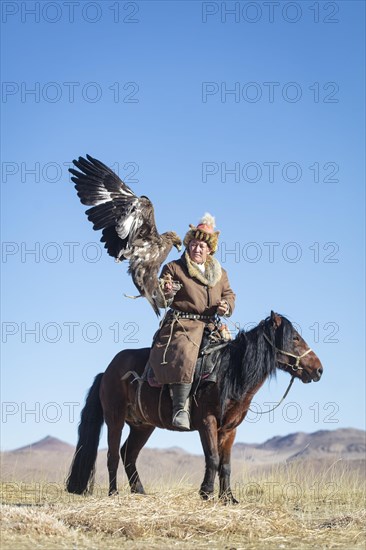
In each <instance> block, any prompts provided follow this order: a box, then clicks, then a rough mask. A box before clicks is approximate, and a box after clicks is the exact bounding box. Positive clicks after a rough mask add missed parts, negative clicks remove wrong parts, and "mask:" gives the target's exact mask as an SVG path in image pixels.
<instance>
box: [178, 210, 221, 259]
mask: <svg viewBox="0 0 366 550" xmlns="http://www.w3.org/2000/svg"><path fill="white" fill-rule="evenodd" d="M189 227H190V229H189V231H188V232H187V233H186V236H185V237H184V240H183V244H184V246H185V247H186V248H187V247H188V244H189V243H190V241H191V240H192V239H197V240H198V241H204V242H205V243H207V245H208V246H209V248H210V250H211V252H212V254H214V253H215V252H216V250H217V245H218V241H219V235H220V231H214V229H215V218H214V217H213V216H211V214H209V213H208V212H206V214H204V215H203V217H202V218H201V219H200V221H199V222H198V224H197V226H194V225H192V224H190V225H189Z"/></svg>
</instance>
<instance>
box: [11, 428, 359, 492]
mask: <svg viewBox="0 0 366 550" xmlns="http://www.w3.org/2000/svg"><path fill="white" fill-rule="evenodd" d="M365 452H366V432H364V431H363V430H356V429H352V428H348V429H337V430H321V431H317V432H314V433H310V434H306V433H303V432H296V433H293V434H289V435H286V436H276V437H273V438H271V439H269V440H267V441H265V442H264V443H261V444H246V443H240V442H238V443H236V444H235V445H234V447H233V453H232V474H233V480H235V479H239V478H242V477H243V476H246V475H247V474H248V473H250V472H252V471H254V470H261V469H262V470H268V469H269V468H272V467H273V466H274V465H283V464H288V463H290V462H292V461H294V460H306V461H308V462H311V461H313V462H319V461H321V462H326V463H328V462H329V464H332V463H334V462H336V461H339V460H340V459H341V461H342V462H343V463H345V462H347V464H349V465H350V466H351V467H352V469H359V468H361V469H362V468H364V466H365ZM73 453H74V448H73V446H72V445H69V444H68V443H65V442H63V441H60V440H59V439H56V438H54V437H51V436H47V437H45V438H44V439H42V440H40V441H37V442H35V443H33V444H31V445H27V446H23V447H21V448H18V449H15V450H13V451H6V452H2V453H1V454H0V458H1V480H2V481H4V482H9V481H14V482H15V481H16V482H19V481H23V482H26V483H30V482H37V481H50V482H51V481H52V482H55V483H63V481H64V479H65V477H66V476H67V472H68V469H69V466H70V463H71V460H72V456H73ZM106 455H107V452H106V449H102V450H100V451H99V453H98V461H97V477H96V481H97V483H99V484H102V485H104V484H105V483H106V482H107V468H106V459H107V457H106ZM138 464H139V470H140V472H141V476H142V478H143V479H145V480H148V481H149V482H154V481H158V480H161V479H164V481H166V482H174V481H181V480H183V479H184V480H187V481H188V482H191V483H194V484H196V483H199V482H200V481H202V476H203V470H204V457H203V455H192V454H190V453H187V452H186V451H184V450H183V449H180V448H179V447H172V448H168V449H152V448H149V447H145V448H144V449H143V450H142V452H141V455H140V457H139V460H138ZM119 478H120V482H122V483H125V482H126V479H125V475H124V472H123V469H122V467H120V468H119Z"/></svg>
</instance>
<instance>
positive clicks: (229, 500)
mask: <svg viewBox="0 0 366 550" xmlns="http://www.w3.org/2000/svg"><path fill="white" fill-rule="evenodd" d="M219 498H220V501H221V502H222V504H224V505H225V506H228V505H230V504H239V501H238V500H236V498H235V497H234V495H232V494H229V495H222V496H220V497H219Z"/></svg>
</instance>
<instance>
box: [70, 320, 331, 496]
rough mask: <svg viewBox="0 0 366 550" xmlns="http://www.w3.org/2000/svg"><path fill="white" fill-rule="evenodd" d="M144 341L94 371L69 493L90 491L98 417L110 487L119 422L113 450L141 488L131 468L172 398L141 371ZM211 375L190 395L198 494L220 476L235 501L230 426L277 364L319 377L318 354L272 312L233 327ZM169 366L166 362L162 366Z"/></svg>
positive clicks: (207, 492)
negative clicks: (199, 450) (200, 456)
mask: <svg viewBox="0 0 366 550" xmlns="http://www.w3.org/2000/svg"><path fill="white" fill-rule="evenodd" d="M149 352H150V349H149V348H144V349H136V350H124V351H121V352H120V353H118V354H117V355H116V356H115V357H114V359H113V360H112V362H111V363H110V365H109V366H108V368H107V370H106V371H105V373H104V374H98V375H97V376H96V378H95V380H94V383H93V385H92V387H91V388H90V390H89V393H88V396H87V399H86V404H85V407H84V409H83V411H82V413H81V421H80V425H79V440H78V444H77V448H76V452H75V455H74V459H73V462H72V465H71V469H70V473H69V477H68V479H67V485H66V486H67V490H68V491H69V492H70V493H77V494H86V493H88V492H90V490H91V488H92V484H93V479H94V467H95V461H96V456H97V451H98V444H99V437H100V432H101V428H102V425H103V421H105V422H106V424H107V427H108V472H109V494H110V495H113V494H116V493H117V483H116V478H117V468H118V463H119V450H120V449H119V447H120V441H121V434H122V429H123V426H124V424H125V422H126V423H127V424H128V425H129V427H130V433H129V436H128V438H127V440H126V442H125V443H124V445H123V446H122V448H121V450H120V453H121V458H122V462H123V464H124V467H125V471H126V474H127V478H128V480H129V484H130V487H131V492H133V493H141V494H144V488H143V486H142V483H141V481H140V477H139V474H138V472H137V469H136V460H137V457H138V455H139V453H140V451H141V449H142V448H143V446H144V445H145V443H146V442H147V440H148V439H149V437H150V435H151V434H152V432H153V431H154V430H155V428H156V427H158V428H165V429H168V430H173V429H174V428H173V427H172V423H171V419H172V403H171V398H170V395H169V390H168V388H167V387H164V386H163V387H162V388H158V387H151V386H150V385H149V384H148V383H147V382H146V381H144V382H142V380H141V376H142V374H143V372H144V369H145V365H146V363H147V360H148V357H149ZM217 353H218V355H219V357H218V365H217V368H218V374H217V382H203V383H201V384H200V386H199V387H198V389H197V392H196V396H195V399H194V400H192V408H191V429H192V430H198V432H199V434H200V438H201V443H202V447H203V451H204V454H205V461H206V470H205V476H204V479H203V482H202V484H201V487H200V495H201V497H202V498H204V499H207V498H209V497H211V496H212V495H213V492H214V481H215V477H216V474H217V473H218V475H219V481H220V488H219V497H220V498H221V499H222V500H223V501H225V502H231V503H236V502H237V500H236V499H235V498H234V496H233V494H232V491H231V488H230V457H231V448H232V445H233V443H234V438H235V433H236V428H237V426H239V424H240V423H241V422H242V421H243V420H244V418H245V416H246V414H247V412H248V409H249V406H250V403H251V400H252V399H253V396H254V395H255V394H256V393H257V391H258V390H259V388H260V387H261V386H262V384H263V383H264V381H265V380H266V379H267V378H268V377H269V376H272V375H274V374H275V372H276V368H280V369H281V370H284V371H286V372H288V373H290V374H291V375H292V376H293V377H296V378H299V379H300V380H302V382H305V383H307V382H311V381H314V382H316V381H318V380H320V377H321V374H322V372H323V368H322V366H321V363H320V361H319V359H318V357H317V356H316V355H315V353H314V352H313V351H312V350H310V349H309V347H308V345H307V344H306V342H305V341H304V340H303V339H302V337H301V336H300V335H299V334H298V332H297V331H296V330H295V329H294V327H293V326H292V324H291V323H290V321H288V320H287V319H286V318H285V317H283V316H280V315H278V314H276V313H273V312H271V316H270V317H268V318H267V319H265V320H264V321H261V323H260V324H259V325H258V326H257V327H256V328H254V329H252V330H250V331H248V332H244V331H241V332H239V334H238V336H237V337H236V338H235V339H234V340H232V341H231V342H230V343H229V344H228V345H227V346H226V347H224V348H223V349H221V350H220V351H218V352H217ZM167 368H169V367H167Z"/></svg>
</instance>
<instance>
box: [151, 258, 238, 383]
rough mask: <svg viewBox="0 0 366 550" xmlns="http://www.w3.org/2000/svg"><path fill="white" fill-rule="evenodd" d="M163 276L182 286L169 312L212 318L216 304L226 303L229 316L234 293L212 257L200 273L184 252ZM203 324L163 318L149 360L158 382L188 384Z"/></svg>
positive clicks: (195, 359)
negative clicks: (173, 310)
mask: <svg viewBox="0 0 366 550" xmlns="http://www.w3.org/2000/svg"><path fill="white" fill-rule="evenodd" d="M167 275H171V277H172V279H173V280H174V281H179V282H180V283H181V285H182V287H181V289H180V290H178V292H177V293H176V295H175V297H174V299H173V300H172V302H171V303H170V304H169V305H170V306H171V307H172V308H173V309H175V310H178V311H183V312H185V313H196V314H199V315H205V316H211V317H214V315H215V313H216V310H217V304H218V302H219V301H220V300H226V301H227V303H228V305H229V312H228V314H227V316H229V315H231V314H232V312H233V310H234V305H235V294H234V292H233V291H232V289H231V288H230V284H229V280H228V277H227V274H226V271H225V270H224V269H223V268H222V267H221V265H220V263H219V262H218V260H217V259H216V258H214V257H213V256H209V257H208V259H207V261H206V264H205V273H204V274H203V273H202V272H201V271H200V269H199V268H198V267H197V264H194V263H193V262H192V261H191V260H190V258H189V255H188V253H187V252H185V253H184V254H183V256H182V257H181V258H180V259H179V260H176V261H173V262H170V263H168V264H166V265H165V266H164V268H163V270H162V273H161V277H162V278H164V277H166V276H167ZM206 325H207V323H206V322H205V321H202V320H197V319H194V320H192V319H182V318H180V319H179V320H174V319H173V318H172V316H170V315H168V316H167V319H166V321H165V322H164V324H163V326H162V327H161V328H160V330H159V331H158V333H157V335H156V336H155V340H154V344H153V347H152V349H151V353H150V358H149V363H150V366H151V367H152V368H153V370H154V374H155V377H156V378H157V380H158V382H159V383H161V384H174V383H185V384H189V383H191V382H192V379H193V374H194V368H195V365H196V362H197V356H198V351H199V347H200V345H201V341H202V337H203V331H204V328H205V326H206Z"/></svg>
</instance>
